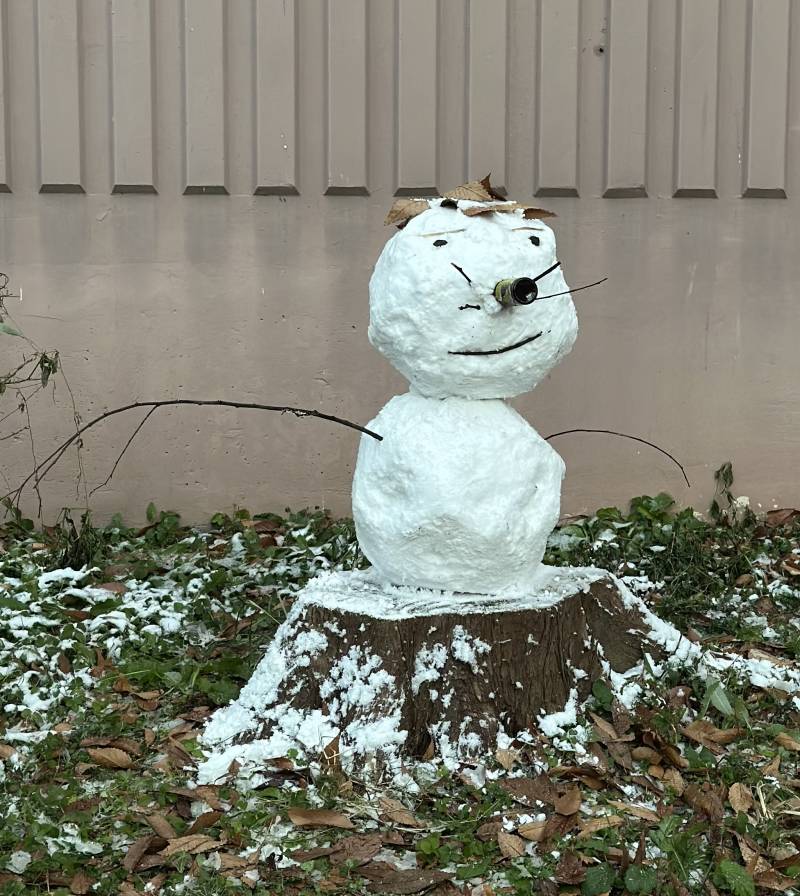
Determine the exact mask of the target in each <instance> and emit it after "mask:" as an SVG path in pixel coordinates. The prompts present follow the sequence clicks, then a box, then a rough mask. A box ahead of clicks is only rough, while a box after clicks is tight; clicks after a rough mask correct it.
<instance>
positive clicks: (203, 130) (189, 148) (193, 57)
mask: <svg viewBox="0 0 800 896" xmlns="http://www.w3.org/2000/svg"><path fill="white" fill-rule="evenodd" d="M224 27H225V15H224V10H223V0H184V53H185V59H184V67H185V68H184V76H185V79H186V81H185V104H186V107H185V114H186V119H185V162H186V189H185V192H186V193H227V192H228V191H227V188H226V186H225V52H224V46H225V43H224V34H223V29H224Z"/></svg>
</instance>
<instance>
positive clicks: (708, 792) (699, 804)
mask: <svg viewBox="0 0 800 896" xmlns="http://www.w3.org/2000/svg"><path fill="white" fill-rule="evenodd" d="M683 800H684V802H685V803H686V804H687V805H689V806H691V807H692V808H693V809H694V810H695V811H696V812H701V813H702V814H703V815H705V816H706V817H707V818H708V820H709V821H711V822H713V823H714V824H719V823H720V822H721V821H722V819H723V816H724V815H725V807H724V806H723V804H722V800H721V799H720V795H719V793H717V791H716V790H715V789H714V788H713V787H712V786H711V785H710V784H708V783H705V784H703V785H702V786H700V785H698V784H690V785H689V786H688V787H687V788H686V790H684V792H683Z"/></svg>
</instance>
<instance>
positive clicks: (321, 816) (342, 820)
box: [288, 808, 354, 829]
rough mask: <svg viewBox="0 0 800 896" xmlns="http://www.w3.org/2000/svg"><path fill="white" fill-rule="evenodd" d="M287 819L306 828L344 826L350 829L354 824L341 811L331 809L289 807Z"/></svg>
mask: <svg viewBox="0 0 800 896" xmlns="http://www.w3.org/2000/svg"><path fill="white" fill-rule="evenodd" d="M288 815H289V819H290V820H291V822H292V824H295V825H297V827H306V828H346V829H352V828H353V827H354V824H353V822H352V821H350V819H349V818H347V816H345V815H342V813H341V812H334V811H333V810H332V809H296V808H293V809H289V812H288Z"/></svg>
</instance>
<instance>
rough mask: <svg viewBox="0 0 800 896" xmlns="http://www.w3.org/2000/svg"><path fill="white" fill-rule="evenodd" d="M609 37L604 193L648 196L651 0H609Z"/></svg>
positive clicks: (606, 194)
mask: <svg viewBox="0 0 800 896" xmlns="http://www.w3.org/2000/svg"><path fill="white" fill-rule="evenodd" d="M608 37H609V42H608V111H607V116H606V183H605V192H604V195H605V196H608V197H613V196H617V197H623V196H646V195H647V191H646V185H645V184H646V180H645V179H646V156H647V44H648V4H647V3H643V2H642V0H610V4H609V23H608Z"/></svg>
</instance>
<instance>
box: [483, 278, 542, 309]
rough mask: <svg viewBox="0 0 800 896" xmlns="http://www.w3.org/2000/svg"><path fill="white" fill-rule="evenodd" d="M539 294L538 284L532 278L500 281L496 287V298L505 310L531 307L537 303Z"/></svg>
mask: <svg viewBox="0 0 800 896" xmlns="http://www.w3.org/2000/svg"><path fill="white" fill-rule="evenodd" d="M538 294H539V289H538V287H537V286H536V282H535V281H534V280H531V278H530V277H517V278H516V279H515V280H500V281H498V282H497V284H495V287H494V297H495V299H496V300H497V301H498V302H499V303H500V304H501V305H502V306H503V307H504V308H510V307H511V306H512V305H530V304H531V302H534V301H536V297H537V295H538Z"/></svg>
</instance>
